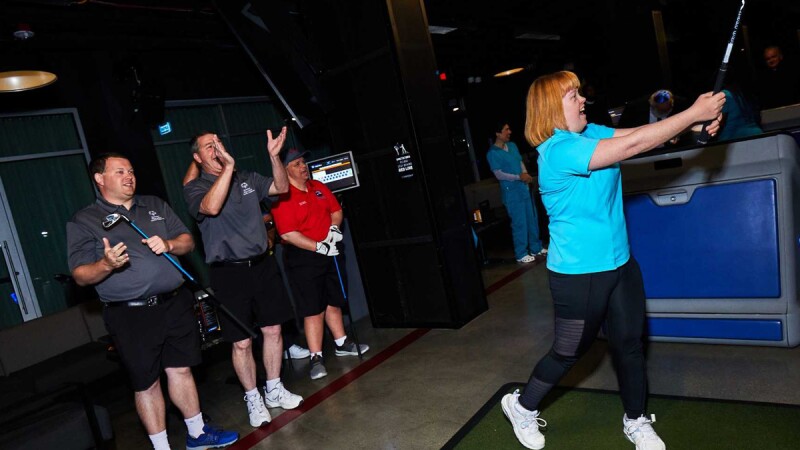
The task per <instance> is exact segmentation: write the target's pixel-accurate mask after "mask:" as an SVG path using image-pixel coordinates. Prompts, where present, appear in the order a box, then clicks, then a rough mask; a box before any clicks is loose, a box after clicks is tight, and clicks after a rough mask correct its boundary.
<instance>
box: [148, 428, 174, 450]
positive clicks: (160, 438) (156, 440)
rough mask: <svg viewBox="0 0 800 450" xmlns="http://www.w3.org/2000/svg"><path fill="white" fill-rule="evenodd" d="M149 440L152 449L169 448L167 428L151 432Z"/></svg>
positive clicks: (167, 449) (166, 449) (164, 449)
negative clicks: (159, 431)
mask: <svg viewBox="0 0 800 450" xmlns="http://www.w3.org/2000/svg"><path fill="white" fill-rule="evenodd" d="M149 437H150V442H152V443H153V450H170V448H169V440H168V439H167V430H164V431H162V432H161V433H156V434H151V435H150V436H149Z"/></svg>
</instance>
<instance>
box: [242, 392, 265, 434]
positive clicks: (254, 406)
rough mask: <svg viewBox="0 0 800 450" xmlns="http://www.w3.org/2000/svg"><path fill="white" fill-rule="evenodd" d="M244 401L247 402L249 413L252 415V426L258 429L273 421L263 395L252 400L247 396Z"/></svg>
mask: <svg viewBox="0 0 800 450" xmlns="http://www.w3.org/2000/svg"><path fill="white" fill-rule="evenodd" d="M244 401H245V402H247V413H248V414H250V426H252V427H255V428H258V427H260V426H261V425H266V424H268V423H269V422H270V421H271V420H272V417H271V416H270V415H269V411H267V407H266V406H264V399H263V398H262V397H261V394H258V397H255V398H252V399H250V398H248V396H247V395H245V396H244Z"/></svg>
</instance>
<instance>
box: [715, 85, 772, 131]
mask: <svg viewBox="0 0 800 450" xmlns="http://www.w3.org/2000/svg"><path fill="white" fill-rule="evenodd" d="M722 92H723V93H724V94H725V106H723V107H722V127H721V129H720V132H719V134H718V135H717V141H727V140H729V139H737V138H743V137H749V136H757V135H759V134H762V133H763V132H764V131H763V130H762V129H761V127H759V126H758V113H757V112H756V110H755V109H754V108H753V104H752V103H751V102H750V101H748V100H747V98H746V97H745V94H744V92H742V90H741V89H739V87H738V84H736V83H728V85H727V86H726V87H725V89H723V90H722Z"/></svg>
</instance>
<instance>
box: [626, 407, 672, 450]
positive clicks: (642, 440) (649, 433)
mask: <svg viewBox="0 0 800 450" xmlns="http://www.w3.org/2000/svg"><path fill="white" fill-rule="evenodd" d="M650 417H651V418H652V420H650V419H648V418H647V417H645V416H641V417H639V418H638V419H636V420H631V419H628V415H627V414H626V415H625V416H623V417H622V431H623V432H624V433H625V437H627V438H628V440H629V441H631V442H633V443H634V444H636V450H666V449H667V446H666V445H665V444H664V441H662V440H661V438H660V437H658V434H656V430H654V429H653V425H651V424H652V423H653V422H655V421H656V415H655V414H653V415H652V416H650Z"/></svg>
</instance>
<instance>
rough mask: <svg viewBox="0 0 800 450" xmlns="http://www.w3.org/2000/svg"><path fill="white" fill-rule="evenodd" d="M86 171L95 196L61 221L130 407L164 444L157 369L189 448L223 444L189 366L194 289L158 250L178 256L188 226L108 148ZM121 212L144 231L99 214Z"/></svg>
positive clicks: (160, 449) (196, 339)
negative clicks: (95, 299) (121, 370)
mask: <svg viewBox="0 0 800 450" xmlns="http://www.w3.org/2000/svg"><path fill="white" fill-rule="evenodd" d="M90 171H91V174H92V177H93V179H94V182H95V184H96V186H97V190H98V191H99V192H100V196H99V197H98V198H97V201H95V203H93V204H92V205H89V206H87V207H86V208H83V209H82V210H80V211H78V212H77V213H75V215H74V216H73V217H72V219H70V221H69V222H67V247H68V248H67V253H68V258H69V260H68V263H69V268H70V271H71V272H72V276H73V277H74V278H75V282H76V283H77V284H78V285H80V286H87V285H94V286H95V288H96V290H97V293H98V295H99V296H100V299H101V300H102V301H103V302H104V304H105V308H103V319H104V320H105V323H106V328H107V329H108V332H109V334H110V335H111V337H112V338H113V340H114V345H115V347H116V349H117V352H118V354H119V355H120V358H121V359H122V362H123V364H124V365H125V367H126V368H127V370H128V374H129V376H130V379H131V384H132V386H133V389H134V391H135V394H134V396H135V398H136V411H137V412H138V413H139V418H140V419H141V421H142V424H144V427H145V429H146V430H147V433H148V435H150V440H151V442H152V443H153V448H154V449H156V450H164V449H169V448H170V447H169V441H168V439H167V427H166V414H165V402H164V395H163V394H162V392H161V383H160V374H161V371H162V370H163V371H164V372H166V374H167V378H168V379H169V385H168V388H169V393H170V398H172V400H173V402H174V403H175V406H177V407H178V409H180V411H181V413H183V417H184V420H185V421H186V426H187V428H188V430H189V436H188V437H187V439H186V447H187V449H190V450H192V449H206V448H212V447H223V446H226V445H229V444H231V443H233V442H235V441H236V440H237V439H238V434H237V433H233V432H227V431H222V430H218V429H214V428H211V427H209V426H207V425H205V424H204V422H203V415H202V413H201V412H200V402H199V400H198V396H197V388H196V387H195V383H194V378H193V377H192V372H191V369H190V368H189V367H190V366H193V365H196V364H198V363H199V362H200V359H201V356H200V336H199V332H198V328H197V322H196V320H195V317H194V302H193V298H192V293H191V291H189V290H188V289H186V288H185V287H183V277H182V276H181V274H180V272H179V271H178V270H177V269H176V268H175V267H172V265H171V263H170V262H169V261H168V260H167V259H166V258H164V257H163V256H162V254H164V253H170V254H172V255H184V254H186V253H188V252H190V251H191V250H192V249H193V248H194V240H193V239H192V235H191V234H189V230H187V229H186V226H185V225H184V224H183V223H181V221H180V220H179V219H178V217H177V216H176V215H175V213H174V212H173V211H172V209H171V208H170V207H169V206H168V205H167V204H166V203H165V202H164V201H163V200H161V199H160V198H158V197H153V196H149V195H135V192H136V177H135V176H134V173H133V167H131V163H130V161H128V159H127V158H125V157H124V156H122V155H119V154H114V153H108V154H105V155H100V156H98V157H97V158H95V159H94V160H93V161H92V163H91V164H90ZM112 213H118V214H123V215H124V216H125V217H127V218H128V219H129V220H130V221H132V222H134V223H135V224H136V226H138V227H139V228H140V229H141V230H142V231H143V232H144V233H145V234H146V235H148V236H150V237H149V238H148V239H143V238H142V237H141V236H140V235H139V234H138V233H137V232H136V230H135V229H134V228H133V227H131V226H128V225H126V224H122V223H118V224H117V225H116V226H115V227H113V228H111V229H105V228H104V227H103V225H102V222H103V219H104V218H105V217H106V216H107V215H109V214H112Z"/></svg>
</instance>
